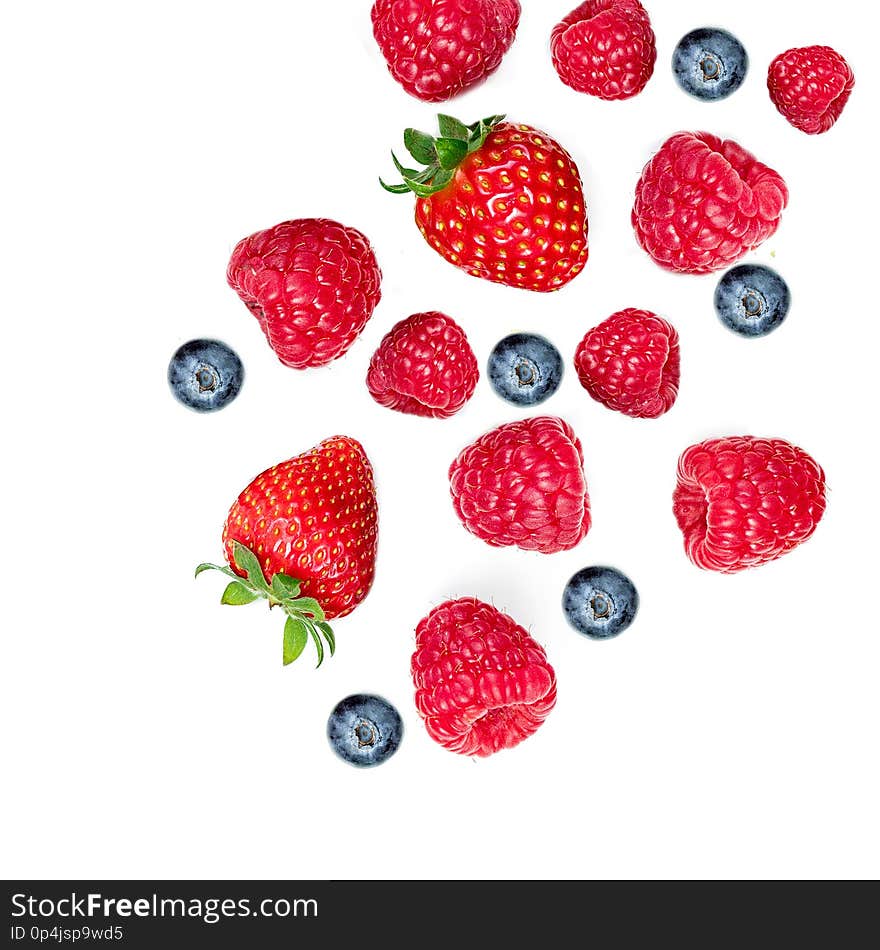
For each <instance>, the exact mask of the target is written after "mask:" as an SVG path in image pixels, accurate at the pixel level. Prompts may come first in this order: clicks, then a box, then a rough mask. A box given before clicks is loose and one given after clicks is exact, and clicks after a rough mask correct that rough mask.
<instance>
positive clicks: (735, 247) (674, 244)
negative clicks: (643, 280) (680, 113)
mask: <svg viewBox="0 0 880 950" xmlns="http://www.w3.org/2000/svg"><path fill="white" fill-rule="evenodd" d="M787 203H788V189H787V188H786V187H785V182H784V181H783V180H782V176H781V175H780V174H779V173H778V172H775V171H774V170H773V169H772V168H768V167H767V166H766V165H762V164H761V162H759V161H758V160H757V159H756V158H755V156H754V155H752V154H751V152H747V151H746V150H745V149H744V148H742V147H740V146H739V145H737V144H736V142H733V141H731V140H729V139H728V140H727V141H722V140H721V139H720V138H718V137H717V136H715V135H710V134H709V133H708V132H679V133H678V134H677V135H673V136H672V138H670V139H667V140H666V142H664V143H663V145H662V146H661V148H660V150H659V151H658V152H657V154H656V155H655V156H654V157H653V158H652V159H651V161H650V162H648V164H647V165H646V166H645V168H644V170H643V171H642V176H641V178H640V179H639V183H638V184H637V185H636V198H635V204H634V205H633V210H632V225H633V228H634V230H635V233H636V239H637V240H638V242H639V244H641V246H642V247H643V248H644V249H645V250H646V251H647V252H648V254H650V255H651V257H652V258H653V259H654V261H655V262H656V263H658V264H659V265H660V266H661V267H665V268H666V269H667V270H672V271H679V272H681V273H685V274H708V273H710V272H711V271H716V270H721V269H722V268H725V267H728V266H729V265H730V264H732V263H734V261H736V260H738V259H739V258H740V257H742V256H743V255H744V254H746V253H748V252H749V251H751V250H754V249H755V248H756V247H757V246H758V245H759V244H762V243H763V242H764V241H766V240H767V238H769V237H770V236H771V235H772V234H774V233H775V231H776V228H777V227H778V226H779V218H780V216H781V214H782V209H783V208H784V207H785V206H786V204H787Z"/></svg>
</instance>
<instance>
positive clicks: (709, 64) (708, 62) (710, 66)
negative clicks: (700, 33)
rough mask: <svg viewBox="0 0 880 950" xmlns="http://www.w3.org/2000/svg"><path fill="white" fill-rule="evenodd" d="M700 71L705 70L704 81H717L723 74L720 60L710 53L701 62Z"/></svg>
mask: <svg viewBox="0 0 880 950" xmlns="http://www.w3.org/2000/svg"><path fill="white" fill-rule="evenodd" d="M700 69H702V70H703V79H717V78H718V74H719V73H720V72H721V66H720V64H719V62H718V60H717V59H715V57H714V56H710V55H709V54H708V53H707V54H706V55H705V56H704V57H703V58H702V59H701V60H700Z"/></svg>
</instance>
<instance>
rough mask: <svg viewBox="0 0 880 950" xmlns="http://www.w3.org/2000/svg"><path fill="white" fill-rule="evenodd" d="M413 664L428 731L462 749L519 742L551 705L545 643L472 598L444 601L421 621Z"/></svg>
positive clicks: (473, 751) (483, 751)
mask: <svg viewBox="0 0 880 950" xmlns="http://www.w3.org/2000/svg"><path fill="white" fill-rule="evenodd" d="M411 669H412V677H413V682H414V684H415V687H416V709H417V710H418V711H419V715H420V716H421V717H422V718H423V719H424V721H425V728H426V729H427V730H428V735H429V736H430V737H431V738H432V739H433V740H434V741H435V742H439V743H440V745H442V746H443V747H444V748H445V749H449V751H450V752H458V753H460V754H461V755H479V756H486V755H492V754H493V753H494V752H498V751H500V750H501V749H510V748H512V747H513V746H515V745H518V744H519V743H520V742H522V741H523V739H527V738H528V737H529V736H530V735H532V733H534V732H535V731H536V730H537V729H538V727H539V726H540V725H541V723H542V722H543V721H544V720H545V719H546V718H547V716H548V714H549V713H550V710H551V709H552V708H553V707H554V706H555V705H556V674H555V673H554V672H553V667H552V666H550V664H549V663H548V662H547V654H546V653H545V652H544V649H543V648H542V647H541V646H540V644H538V643H536V642H535V640H533V639H532V638H531V637H530V636H529V635H528V633H526V631H525V630H524V629H523V628H522V627H521V626H519V624H517V623H516V622H515V621H514V620H512V619H511V618H510V617H508V616H507V614H503V613H501V611H500V610H496V609H495V608H494V607H491V606H490V605H489V604H485V603H483V602H482V601H480V600H477V599H476V598H475V597H463V598H461V599H460V600H447V601H446V603H444V604H440V606H439V607H435V608H434V609H433V610H432V611H431V612H430V613H429V614H428V616H427V617H425V618H424V619H422V620H421V621H420V622H419V625H418V627H416V649H415V652H414V653H413V657H412V667H411Z"/></svg>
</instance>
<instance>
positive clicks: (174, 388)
mask: <svg viewBox="0 0 880 950" xmlns="http://www.w3.org/2000/svg"><path fill="white" fill-rule="evenodd" d="M243 382H244V367H243V366H242V365H241V360H240V359H239V358H238V354H237V353H236V352H235V351H234V350H232V349H230V348H229V347H228V346H227V345H226V344H225V343H221V342H220V341H219V340H190V341H189V343H184V344H183V346H182V347H180V349H179V350H178V351H177V352H176V353H175V354H174V356H172V357H171V362H170V363H169V364H168V385H169V386H171V392H172V393H174V395H175V397H176V398H177V399H179V400H180V402H182V403H183V404H184V406H189V408H190V409H195V410H196V412H214V411H215V410H216V409H222V408H223V407H224V406H225V405H226V404H227V403H229V402H232V400H233V399H235V397H236V396H237V395H238V391H239V390H240V389H241V384H242V383H243Z"/></svg>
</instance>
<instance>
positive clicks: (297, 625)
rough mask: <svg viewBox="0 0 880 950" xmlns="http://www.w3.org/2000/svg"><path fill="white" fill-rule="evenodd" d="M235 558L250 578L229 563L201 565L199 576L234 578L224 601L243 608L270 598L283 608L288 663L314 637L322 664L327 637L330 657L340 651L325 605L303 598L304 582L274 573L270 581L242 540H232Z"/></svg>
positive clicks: (198, 568) (236, 563)
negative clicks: (217, 573)
mask: <svg viewBox="0 0 880 950" xmlns="http://www.w3.org/2000/svg"><path fill="white" fill-rule="evenodd" d="M232 557H233V560H234V561H235V566H236V567H237V568H238V569H239V570H241V571H244V572H245V574H246V575H247V577H246V578H245V577H240V576H239V575H238V574H236V573H235V571H233V570H232V568H230V567H227V566H226V565H225V564H224V565H222V566H221V565H220V564H208V563H204V564H199V566H198V567H197V568H196V574H195V576H196V577H198V576H199V574H201V573H202V572H203V571H220V573H221V574H226V576H227V577H231V578H232V580H231V581H230V582H229V583H228V584H227V585H226V590H224V591H223V596H222V597H221V598H220V603H221V604H230V605H231V606H233V607H240V606H242V605H243V604H252V603H253V602H254V601H255V600H260V599H263V600H268V601H269V608H270V609H271V608H272V607H280V608H281V610H282V611H283V612H284V613H285V614H286V615H287V620H285V621H284V651H283V661H284V665H285V666H287V665H288V664H289V663H293V661H294V660H296V659H298V658H299V656H300V654H301V653H302V652H303V650H305V648H306V644H307V643H308V642H309V638H310V637H311V639H312V642H313V643H314V644H315V649H316V650H317V651H318V666H320V665H321V664H322V663H323V662H324V640H326V641H327V646H328V647H329V649H330V656H333V654H334V653H335V652H336V636H335V635H334V633H333V628H332V627H331V626H330V624H329V623H327V620H326V618H325V616H324V611H323V609H322V608H321V605H320V604H319V603H318V601H317V600H315V598H314V597H300V595H299V590H300V586H301V582H300V581H298V580H297V579H296V578H295V577H289V576H288V575H287V574H281V573H279V574H274V575H273V577H272V582H271V583H269V582H268V581H267V580H266V577H265V575H264V574H263V569H262V568H261V567H260V560H259V558H258V557H257V556H256V554H254V552H253V551H251V550H250V548H247V547H245V546H244V545H243V544H241V543H240V542H238V541H233V542H232Z"/></svg>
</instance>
